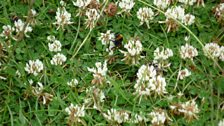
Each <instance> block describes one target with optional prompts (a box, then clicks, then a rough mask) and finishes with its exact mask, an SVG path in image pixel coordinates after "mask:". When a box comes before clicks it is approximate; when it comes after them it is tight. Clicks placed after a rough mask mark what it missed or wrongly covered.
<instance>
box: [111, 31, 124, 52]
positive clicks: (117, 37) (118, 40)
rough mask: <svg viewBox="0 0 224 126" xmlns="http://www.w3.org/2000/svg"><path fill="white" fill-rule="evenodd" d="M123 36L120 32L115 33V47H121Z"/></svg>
mask: <svg viewBox="0 0 224 126" xmlns="http://www.w3.org/2000/svg"><path fill="white" fill-rule="evenodd" d="M122 41H123V36H122V35H121V34H120V33H117V34H115V39H114V40H113V43H114V45H115V47H118V48H120V47H121V46H122Z"/></svg>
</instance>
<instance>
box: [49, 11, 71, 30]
mask: <svg viewBox="0 0 224 126" xmlns="http://www.w3.org/2000/svg"><path fill="white" fill-rule="evenodd" d="M55 18H56V22H54V23H53V24H55V25H57V26H58V27H57V30H58V29H59V28H60V27H62V29H64V26H65V25H68V24H72V23H73V22H71V21H70V20H71V14H70V13H69V12H67V11H66V9H65V8H64V7H62V8H57V12H56V16H55Z"/></svg>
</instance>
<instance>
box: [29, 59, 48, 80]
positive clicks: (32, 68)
mask: <svg viewBox="0 0 224 126" xmlns="http://www.w3.org/2000/svg"><path fill="white" fill-rule="evenodd" d="M43 68H44V65H43V63H42V62H41V61H40V60H39V59H37V60H35V61H34V60H29V63H27V64H26V67H25V71H27V72H28V73H29V74H33V75H34V76H37V75H38V73H39V72H40V71H42V70H43Z"/></svg>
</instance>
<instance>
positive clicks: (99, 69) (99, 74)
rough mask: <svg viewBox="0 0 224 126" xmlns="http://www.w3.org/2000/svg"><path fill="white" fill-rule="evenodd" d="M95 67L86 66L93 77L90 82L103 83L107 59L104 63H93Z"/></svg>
mask: <svg viewBox="0 0 224 126" xmlns="http://www.w3.org/2000/svg"><path fill="white" fill-rule="evenodd" d="M95 66H96V68H89V67H88V68H87V69H88V71H89V72H92V73H93V77H94V79H93V80H92V84H101V85H102V84H103V83H105V82H106V80H105V77H106V73H107V70H108V69H107V61H104V64H102V63H101V62H96V63H95Z"/></svg>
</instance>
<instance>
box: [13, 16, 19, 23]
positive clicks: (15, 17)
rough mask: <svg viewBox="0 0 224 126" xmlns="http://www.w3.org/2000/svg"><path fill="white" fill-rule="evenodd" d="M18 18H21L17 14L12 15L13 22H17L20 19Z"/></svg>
mask: <svg viewBox="0 0 224 126" xmlns="http://www.w3.org/2000/svg"><path fill="white" fill-rule="evenodd" d="M18 20H19V17H18V16H16V15H13V16H12V17H11V22H15V21H18Z"/></svg>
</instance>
